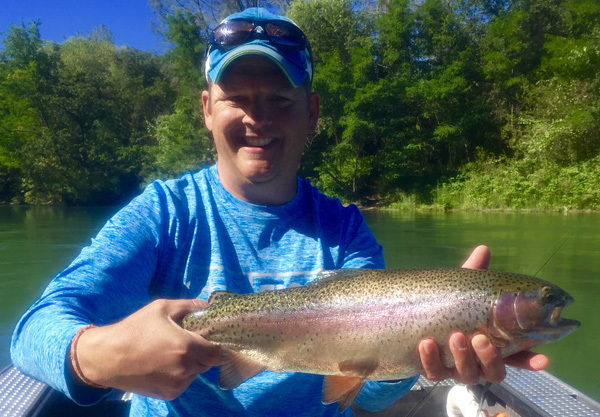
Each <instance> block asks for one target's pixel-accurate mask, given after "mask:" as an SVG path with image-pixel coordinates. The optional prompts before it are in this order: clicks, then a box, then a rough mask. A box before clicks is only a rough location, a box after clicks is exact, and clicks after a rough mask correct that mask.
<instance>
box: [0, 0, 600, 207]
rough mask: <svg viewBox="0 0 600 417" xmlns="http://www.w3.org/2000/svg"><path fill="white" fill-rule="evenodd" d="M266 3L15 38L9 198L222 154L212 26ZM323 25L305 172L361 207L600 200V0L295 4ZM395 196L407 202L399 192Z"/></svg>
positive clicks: (317, 36) (0, 168) (133, 182)
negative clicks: (121, 41)
mask: <svg viewBox="0 0 600 417" xmlns="http://www.w3.org/2000/svg"><path fill="white" fill-rule="evenodd" d="M254 3H255V2H252V1H241V2H240V1H235V2H233V1H232V2H229V1H227V2H220V3H219V2H200V3H198V2H193V1H188V0H186V1H176V2H175V1H171V0H153V1H152V7H153V8H154V9H155V11H156V12H157V14H158V15H159V19H160V22H161V23H162V24H163V26H162V30H163V34H164V35H165V38H166V40H167V41H169V42H170V44H171V45H173V46H172V48H171V49H170V50H168V51H167V52H166V53H165V54H163V56H160V57H158V56H152V55H149V54H145V53H143V52H140V51H135V50H131V49H128V48H122V49H118V48H116V47H115V46H114V45H113V44H112V42H111V37H112V35H111V34H110V31H108V30H107V29H106V28H104V27H100V28H97V29H96V30H94V31H93V32H92V33H91V34H90V35H89V36H88V38H87V39H83V38H72V39H69V40H68V41H66V42H65V43H64V44H61V45H58V44H53V43H46V42H44V41H43V40H42V39H41V38H40V35H39V30H38V23H36V22H33V23H32V24H30V25H28V26H26V25H21V26H12V27H11V28H10V29H9V31H8V32H7V34H6V37H5V39H4V48H3V49H2V50H1V51H0V201H3V202H8V201H11V200H13V201H17V202H27V203H62V204H98V203H114V202H116V201H118V200H120V199H122V198H126V196H127V195H128V194H130V193H131V192H134V191H136V190H137V189H138V188H139V187H140V186H141V185H143V184H145V183H147V182H148V181H151V180H152V179H154V178H156V177H161V178H166V177H172V176H178V175H180V174H182V173H183V172H185V171H190V170H195V169H197V168H199V167H200V166H201V165H205V164H210V163H213V162H214V160H215V154H214V148H213V144H212V141H211V139H210V136H209V133H208V132H207V131H206V129H205V128H204V120H203V113H202V109H201V100H200V97H201V92H202V90H203V89H204V88H205V80H204V74H203V68H202V64H203V63H202V59H203V51H204V40H205V39H206V36H207V34H208V32H209V29H210V28H211V27H214V26H215V25H216V24H217V22H218V21H219V20H220V19H221V18H222V17H223V16H225V15H226V14H229V13H231V12H233V11H236V10H239V9H240V8H244V7H247V6H252V5H254ZM261 5H262V6H263V7H265V6H266V7H268V8H269V9H270V10H272V11H275V12H284V11H286V10H287V12H288V15H289V17H291V18H292V19H293V20H294V21H295V22H296V23H298V24H299V26H300V27H301V28H303V29H304V31H305V32H306V33H307V34H308V35H309V38H310V39H311V44H312V48H313V51H314V55H315V64H316V74H315V77H314V82H313V88H314V89H315V90H316V91H318V92H320V95H321V118H320V121H319V125H318V129H317V131H316V133H315V134H314V135H313V136H312V137H310V138H309V140H308V142H307V147H306V150H305V154H304V157H303V162H302V164H301V171H300V175H301V176H303V177H306V178H308V179H310V180H311V181H312V182H313V183H314V184H316V185H318V186H319V187H320V188H321V189H322V190H323V191H325V192H326V193H328V194H330V195H333V196H337V197H340V198H342V199H343V200H346V201H354V202H359V203H362V204H387V205H393V206H395V207H404V208H415V207H421V206H422V205H423V204H434V205H435V206H436V207H446V208H466V209H482V208H506V207H510V208H520V209H524V208H535V209H558V208H560V209H563V208H564V207H567V208H578V209H585V208H595V209H597V208H598V205H600V203H599V201H600V198H599V196H598V192H597V191H596V190H598V189H599V187H598V185H599V184H598V178H600V176H599V175H598V174H600V173H599V172H598V168H596V166H597V165H598V162H600V161H599V160H598V159H599V158H600V156H599V155H600V72H598V71H597V68H598V67H600V4H599V3H598V2H597V0H503V1H498V0H450V1H442V0H425V1H422V2H415V1H412V0H387V1H380V2H376V1H369V0H364V1H351V0H294V1H288V0H281V1H271V2H261ZM394 203H395V204H394Z"/></svg>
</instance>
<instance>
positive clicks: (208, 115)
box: [202, 87, 212, 132]
mask: <svg viewBox="0 0 600 417" xmlns="http://www.w3.org/2000/svg"><path fill="white" fill-rule="evenodd" d="M209 88H210V87H209ZM202 108H203V109H204V124H205V125H206V128H207V129H208V130H209V131H211V132H212V109H211V105H210V93H209V92H208V90H204V91H203V92H202Z"/></svg>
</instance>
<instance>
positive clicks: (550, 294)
mask: <svg viewBox="0 0 600 417" xmlns="http://www.w3.org/2000/svg"><path fill="white" fill-rule="evenodd" d="M542 301H543V302H544V303H549V304H554V303H556V302H557V301H558V297H557V295H556V293H555V292H554V290H553V289H552V288H550V287H544V288H542Z"/></svg>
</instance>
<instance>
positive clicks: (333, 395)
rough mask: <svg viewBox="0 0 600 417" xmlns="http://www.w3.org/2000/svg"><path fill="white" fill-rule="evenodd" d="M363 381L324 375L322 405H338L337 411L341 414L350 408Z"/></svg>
mask: <svg viewBox="0 0 600 417" xmlns="http://www.w3.org/2000/svg"><path fill="white" fill-rule="evenodd" d="M364 383H365V380H364V379H363V378H361V377H357V376H344V375H325V379H324V380H323V397H322V400H321V402H322V403H323V404H332V403H335V402H337V403H338V410H339V412H340V413H342V412H343V411H344V410H345V409H346V408H348V407H350V406H351V405H352V403H353V402H354V399H355V398H356V396H357V395H358V393H359V391H360V390H361V388H362V387H363V385H364Z"/></svg>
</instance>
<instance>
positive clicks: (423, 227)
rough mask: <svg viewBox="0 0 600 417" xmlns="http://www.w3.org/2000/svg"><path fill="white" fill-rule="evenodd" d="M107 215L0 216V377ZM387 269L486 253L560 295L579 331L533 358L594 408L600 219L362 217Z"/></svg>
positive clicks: (599, 365)
mask: <svg viewBox="0 0 600 417" xmlns="http://www.w3.org/2000/svg"><path fill="white" fill-rule="evenodd" d="M114 212H115V209H114V208H89V207H88V208H51V207H0V368H1V367H2V366H3V365H6V364H8V363H9V361H10V358H9V353H8V349H9V343H10V335H11V333H12V330H13V328H14V326H15V324H16V321H17V320H18V318H19V317H20V315H21V314H23V312H24V311H25V309H26V308H27V307H28V306H29V305H30V304H31V303H32V302H33V301H34V300H35V299H36V298H37V297H39V295H40V294H41V291H42V290H43V288H44V287H45V285H46V284H47V282H48V281H49V280H50V279H51V278H52V277H53V276H54V275H56V274H57V273H58V272H59V271H60V270H61V269H63V268H64V267H66V266H67V265H68V264H69V262H70V261H71V260H72V258H73V257H75V256H76V255H77V254H78V253H79V251H80V250H81V248H82V246H83V245H85V244H87V243H89V241H90V239H91V238H92V237H93V236H94V235H95V234H96V232H97V231H98V229H99V228H100V227H101V226H102V224H104V222H105V221H106V219H108V218H109V217H110V216H111V215H112V214H113V213H114ZM365 218H366V220H367V223H368V224H369V226H370V227H371V229H372V230H373V233H374V234H375V236H376V237H377V239H378V240H379V242H380V243H381V244H382V246H383V247H384V255H385V259H386V263H387V267H388V268H409V267H457V266H460V265H461V263H462V261H463V260H464V259H466V257H467V256H468V254H469V253H470V251H471V250H472V249H473V248H474V247H475V246H477V245H479V244H486V245H488V246H489V247H490V249H491V252H492V262H491V266H490V268H491V269H496V270H502V271H511V272H519V273H523V274H529V275H535V276H537V277H539V278H543V279H546V280H548V281H551V282H554V283H556V284H558V285H559V286H561V287H562V288H564V289H565V290H567V291H568V292H569V293H570V294H571V295H572V296H573V297H574V298H575V303H574V304H573V305H572V306H570V307H568V308H567V309H565V311H564V312H563V316H564V317H568V318H573V319H577V320H579V321H581V322H582V326H581V328H579V329H578V330H577V331H575V332H574V333H573V334H571V335H570V336H568V337H567V338H566V339H564V340H562V341H560V342H558V343H554V344H550V345H546V346H541V347H538V348H536V349H535V350H536V351H538V352H543V353H545V354H546V355H548V356H549V357H550V359H551V364H550V368H549V371H550V372H551V373H553V374H555V375H557V376H558V377H560V378H562V379H563V380H565V381H566V382H567V383H569V384H571V385H573V386H574V387H576V388H577V389H579V390H581V391H583V392H584V393H586V394H588V395H590V396H591V397H593V398H595V399H596V400H600V378H599V377H598V375H600V360H599V359H600V355H599V354H598V348H597V346H598V345H599V342H600V320H599V319H598V313H597V310H596V308H595V307H596V303H598V302H599V300H600V233H599V232H598V231H599V230H600V215H597V214H569V215H561V214H539V213H418V214H414V213H410V214H406V213H399V212H392V211H367V212H365Z"/></svg>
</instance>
